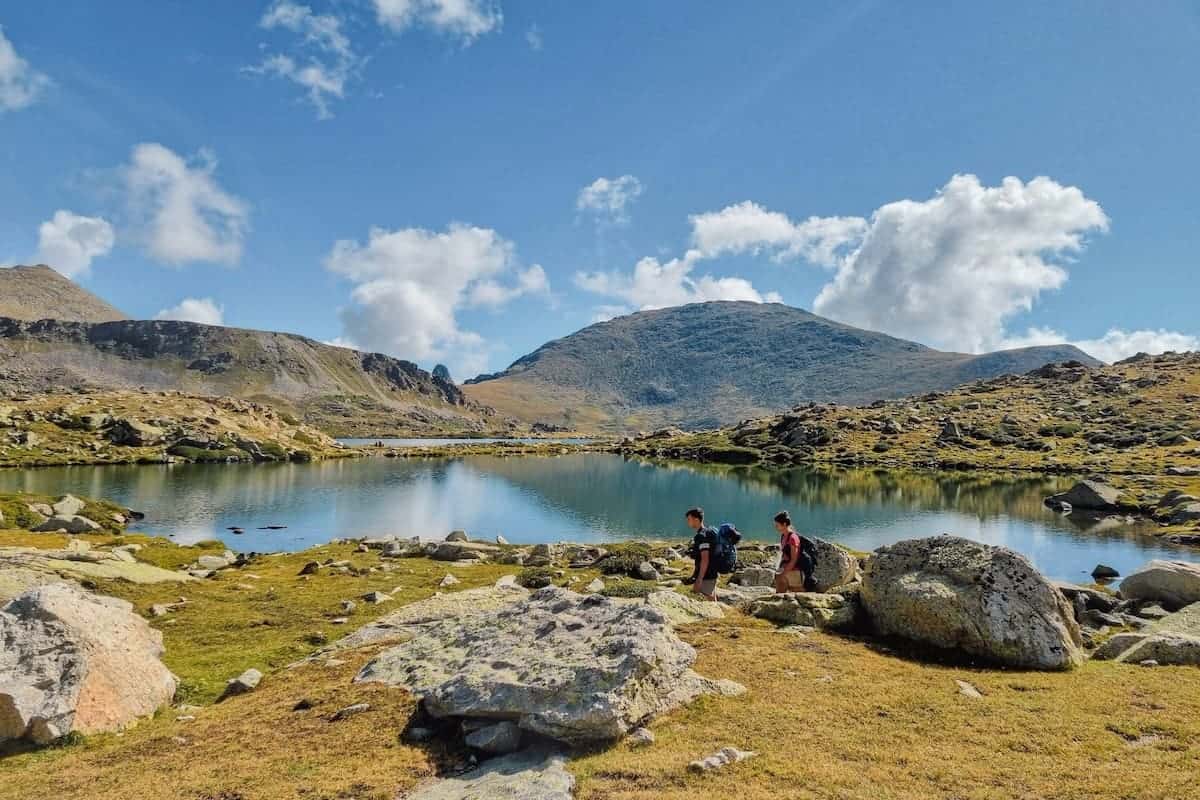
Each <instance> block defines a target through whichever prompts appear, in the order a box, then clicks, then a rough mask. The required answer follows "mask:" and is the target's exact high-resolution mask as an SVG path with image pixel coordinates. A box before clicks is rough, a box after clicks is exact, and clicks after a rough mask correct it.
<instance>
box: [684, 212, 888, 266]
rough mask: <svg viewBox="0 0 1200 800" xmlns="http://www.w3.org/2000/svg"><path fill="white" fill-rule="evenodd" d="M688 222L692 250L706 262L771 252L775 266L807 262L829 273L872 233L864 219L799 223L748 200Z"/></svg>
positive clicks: (700, 215)
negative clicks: (866, 233) (850, 247)
mask: <svg viewBox="0 0 1200 800" xmlns="http://www.w3.org/2000/svg"><path fill="white" fill-rule="evenodd" d="M689 220H690V222H691V224H692V245H693V246H694V247H695V248H696V249H698V250H700V251H701V253H703V255H704V257H706V258H715V257H717V256H722V255H727V254H739V253H746V252H749V253H754V254H757V253H760V252H763V251H770V252H771V253H772V257H773V258H774V259H775V260H776V261H783V260H786V259H789V258H803V259H805V260H807V261H811V262H813V263H816V264H821V265H823V266H829V267H832V266H836V265H837V261H838V257H839V255H841V254H840V253H839V251H841V250H843V249H844V248H846V247H847V246H848V245H849V244H851V243H852V242H854V241H855V240H857V239H858V238H859V237H861V236H862V234H863V232H864V231H865V230H866V228H867V221H866V220H865V219H863V218H862V217H810V218H808V219H806V220H804V221H803V222H799V223H795V222H792V221H791V220H790V219H788V218H787V216H786V215H785V214H781V213H779V212H778V211H768V210H767V209H765V208H763V207H762V206H760V205H758V204H757V203H752V202H750V201H748V200H747V201H745V202H743V203H738V204H736V205H732V206H728V207H726V208H723V209H721V210H720V211H710V212H708V213H705V214H694V215H692V216H691V217H690V218H689Z"/></svg>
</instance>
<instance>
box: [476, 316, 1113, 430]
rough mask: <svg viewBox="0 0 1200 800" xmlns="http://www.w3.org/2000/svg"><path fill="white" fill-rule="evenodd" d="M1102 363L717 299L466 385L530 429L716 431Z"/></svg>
mask: <svg viewBox="0 0 1200 800" xmlns="http://www.w3.org/2000/svg"><path fill="white" fill-rule="evenodd" d="M1069 360H1078V361H1082V362H1084V363H1089V364H1097V363H1098V362H1097V361H1095V359H1093V358H1091V357H1090V356H1088V355H1087V354H1086V353H1084V352H1083V351H1081V350H1079V349H1078V348H1075V347H1072V346H1070V345H1062V346H1050V347H1032V348H1022V349H1020V350H1009V351H1001V352H997V353H986V354H982V355H971V354H966V353H948V352H942V351H939V350H934V349H933V348H930V347H926V346H925V345H923V344H919V343H917V342H911V341H907V340H905V339H899V338H897V337H894V336H889V335H887V334H883V333H878V332H876V331H869V330H864V329H862V328H855V327H853V326H851V325H845V324H843V323H840V322H836V321H834V320H831V319H826V318H824V317H821V316H818V315H816V314H813V313H811V312H808V311H804V310H801V309H798V308H793V307H791V306H787V305H784V304H782V303H752V302H736V301H714V302H707V303H693V304H690V305H685V306H674V307H670V308H662V309H656V310H651V311H638V312H635V313H633V314H629V315H626V316H623V317H616V318H614V319H611V320H608V321H606V322H600V323H596V324H594V325H590V326H588V327H586V328H584V329H582V330H580V331H577V332H575V333H573V334H571V335H569V336H565V337H563V338H561V339H556V340H554V341H552V342H548V343H546V344H545V345H543V346H541V347H540V348H538V349H537V350H535V351H534V352H532V353H530V354H528V355H526V356H522V357H521V358H519V359H517V360H516V361H515V362H513V364H512V365H511V366H510V367H509V368H508V369H506V370H504V371H503V372H500V373H496V374H494V375H481V376H479V377H478V378H475V379H474V380H473V381H469V382H468V384H469V385H467V386H466V391H467V394H468V395H469V396H471V397H473V398H474V399H476V400H477V401H479V402H482V403H486V404H487V405H490V406H493V407H495V408H497V409H499V410H500V411H502V412H504V413H507V414H511V415H513V416H515V417H518V418H521V419H525V420H527V421H533V420H538V421H544V422H550V423H554V424H562V425H566V426H567V427H574V428H577V429H581V430H587V429H602V430H624V431H628V430H638V429H648V428H653V427H657V426H660V425H668V424H670V425H681V426H685V427H692V428H698V427H716V426H718V425H723V424H730V423H733V422H737V421H739V420H741V419H745V418H747V417H752V416H759V415H763V414H768V413H772V412H775V411H779V410H781V409H787V408H791V407H792V406H794V405H796V404H798V403H803V402H808V401H815V402H838V403H844V404H865V403H870V402H872V401H875V400H883V399H891V398H897V397H903V396H905V395H909V394H919V393H922V392H928V391H935V390H943V389H949V388H951V387H954V386H957V385H959V384H962V383H965V382H967V381H971V380H975V379H977V378H984V377H993V376H995V375H1000V374H1005V373H1013V374H1023V373H1025V372H1028V371H1029V370H1031V369H1036V368H1037V367H1040V366H1042V365H1044V364H1047V363H1050V362H1057V361H1069Z"/></svg>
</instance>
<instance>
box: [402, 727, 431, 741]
mask: <svg viewBox="0 0 1200 800" xmlns="http://www.w3.org/2000/svg"><path fill="white" fill-rule="evenodd" d="M436 735H437V733H436V731H434V730H433V729H432V728H421V727H415V728H409V729H407V730H406V731H404V733H403V735H402V737H401V738H403V739H404V741H406V742H413V743H414V744H420V743H421V742H428V741H429V740H431V739H433V737H434V736H436Z"/></svg>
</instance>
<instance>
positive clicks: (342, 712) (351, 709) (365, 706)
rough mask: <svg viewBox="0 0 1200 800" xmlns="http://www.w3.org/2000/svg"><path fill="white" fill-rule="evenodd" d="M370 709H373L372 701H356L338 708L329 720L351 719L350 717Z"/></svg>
mask: <svg viewBox="0 0 1200 800" xmlns="http://www.w3.org/2000/svg"><path fill="white" fill-rule="evenodd" d="M370 710H371V704H370V703H355V704H354V705H352V706H346V707H345V708H342V709H338V711H336V712H335V713H334V715H333V716H332V717H330V718H329V721H330V722H340V721H342V720H344V719H349V718H350V717H353V716H354V715H356V714H361V713H363V712H364V711H370Z"/></svg>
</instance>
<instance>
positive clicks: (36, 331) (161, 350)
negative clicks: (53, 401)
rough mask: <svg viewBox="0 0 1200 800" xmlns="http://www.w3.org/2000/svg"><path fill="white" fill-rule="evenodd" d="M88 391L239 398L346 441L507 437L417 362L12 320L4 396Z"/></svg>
mask: <svg viewBox="0 0 1200 800" xmlns="http://www.w3.org/2000/svg"><path fill="white" fill-rule="evenodd" d="M68 283H69V282H68ZM77 387H81V388H83V389H85V390H88V391H97V390H99V391H112V390H118V391H120V390H139V389H144V390H149V391H182V392H185V393H188V394H197V395H219V396H229V397H237V398H240V399H243V400H249V401H253V402H258V403H265V404H269V405H272V406H274V407H275V408H277V409H279V410H280V411H281V412H284V413H287V414H289V415H292V416H295V417H297V418H299V419H302V420H304V421H305V422H308V423H310V424H312V425H314V426H316V427H319V428H321V429H322V430H324V431H326V432H328V433H331V434H333V435H341V436H356V435H361V436H388V435H412V434H420V433H425V432H439V433H441V432H448V431H458V432H464V433H471V432H479V431H493V430H496V429H497V428H500V427H502V422H501V421H500V420H499V418H498V417H497V416H496V415H495V414H494V413H493V412H492V411H491V409H488V408H484V407H482V406H480V405H478V404H476V403H474V402H473V401H471V400H469V399H468V398H466V397H465V396H464V395H463V393H462V392H461V390H460V389H459V388H458V387H457V386H455V385H454V384H453V383H451V382H449V381H447V380H444V379H441V378H436V377H434V376H433V375H431V374H430V373H428V372H426V371H425V370H423V369H421V368H419V367H418V366H417V365H416V364H413V363H411V362H408V361H401V360H399V359H396V358H392V357H390V356H385V355H381V354H379V353H360V352H358V351H356V350H350V349H347V348H343V347H333V346H331V345H327V344H322V343H320V342H316V341H313V340H312V339H308V338H305V337H303V336H297V335H294V334H287V333H272V332H267V331H255V330H244V329H240V328H227V327H218V326H212V325H200V324H197V323H193V322H176V321H152V320H151V321H129V320H125V321H116V322H104V323H88V322H69V321H63V320H49V319H44V320H40V321H36V322H30V321H21V320H17V319H11V318H8V319H5V318H0V397H2V396H3V395H6V394H7V395H24V394H41V393H53V392H61V391H64V390H74V389H76V388H77Z"/></svg>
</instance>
